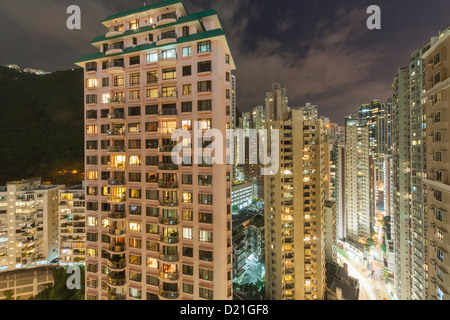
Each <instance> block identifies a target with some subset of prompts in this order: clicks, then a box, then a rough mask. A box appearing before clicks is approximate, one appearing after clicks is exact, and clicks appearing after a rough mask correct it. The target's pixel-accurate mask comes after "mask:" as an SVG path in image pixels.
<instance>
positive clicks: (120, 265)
mask: <svg viewBox="0 0 450 320" xmlns="http://www.w3.org/2000/svg"><path fill="white" fill-rule="evenodd" d="M107 265H108V267H109V268H111V269H114V270H121V269H125V267H126V266H127V263H126V262H125V259H123V260H121V261H111V260H108V263H107Z"/></svg>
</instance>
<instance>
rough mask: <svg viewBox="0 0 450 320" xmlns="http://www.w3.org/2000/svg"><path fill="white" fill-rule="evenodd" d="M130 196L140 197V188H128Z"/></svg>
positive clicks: (133, 197)
mask: <svg viewBox="0 0 450 320" xmlns="http://www.w3.org/2000/svg"><path fill="white" fill-rule="evenodd" d="M130 198H132V199H140V198H141V189H130Z"/></svg>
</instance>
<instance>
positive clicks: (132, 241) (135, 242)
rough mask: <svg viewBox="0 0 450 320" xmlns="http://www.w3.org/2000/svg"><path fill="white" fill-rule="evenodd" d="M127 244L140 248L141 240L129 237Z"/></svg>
mask: <svg viewBox="0 0 450 320" xmlns="http://www.w3.org/2000/svg"><path fill="white" fill-rule="evenodd" d="M128 244H129V246H130V248H136V249H140V248H141V246H142V240H141V239H137V238H130V239H129V241H128Z"/></svg>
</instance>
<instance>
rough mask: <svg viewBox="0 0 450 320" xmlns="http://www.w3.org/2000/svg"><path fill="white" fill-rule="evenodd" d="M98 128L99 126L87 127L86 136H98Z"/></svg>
mask: <svg viewBox="0 0 450 320" xmlns="http://www.w3.org/2000/svg"><path fill="white" fill-rule="evenodd" d="M97 133H98V127H97V126H86V134H88V135H89V134H97Z"/></svg>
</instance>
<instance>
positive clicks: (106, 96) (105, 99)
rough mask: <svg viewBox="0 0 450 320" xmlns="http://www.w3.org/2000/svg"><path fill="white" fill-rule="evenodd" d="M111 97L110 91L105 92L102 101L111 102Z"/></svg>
mask: <svg viewBox="0 0 450 320" xmlns="http://www.w3.org/2000/svg"><path fill="white" fill-rule="evenodd" d="M110 99H111V95H110V94H109V93H105V94H103V95H102V103H109V100H110Z"/></svg>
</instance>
